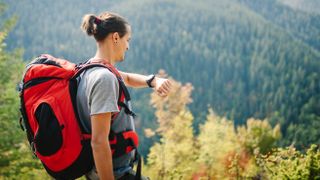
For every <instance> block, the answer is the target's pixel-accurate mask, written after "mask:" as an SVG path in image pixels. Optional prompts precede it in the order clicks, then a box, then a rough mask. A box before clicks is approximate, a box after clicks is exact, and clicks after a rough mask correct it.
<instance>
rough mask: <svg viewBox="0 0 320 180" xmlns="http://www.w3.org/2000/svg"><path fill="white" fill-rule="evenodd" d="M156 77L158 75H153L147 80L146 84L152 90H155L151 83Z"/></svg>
mask: <svg viewBox="0 0 320 180" xmlns="http://www.w3.org/2000/svg"><path fill="white" fill-rule="evenodd" d="M155 77H156V75H154V74H151V75H149V76H148V79H147V80H146V83H147V85H148V86H149V87H150V88H153V86H152V85H151V82H152V81H153V80H154V78H155Z"/></svg>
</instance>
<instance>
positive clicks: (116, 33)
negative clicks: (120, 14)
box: [112, 32, 120, 43]
mask: <svg viewBox="0 0 320 180" xmlns="http://www.w3.org/2000/svg"><path fill="white" fill-rule="evenodd" d="M119 39H120V36H119V33H118V32H115V33H113V34H112V40H113V43H118V41H119Z"/></svg>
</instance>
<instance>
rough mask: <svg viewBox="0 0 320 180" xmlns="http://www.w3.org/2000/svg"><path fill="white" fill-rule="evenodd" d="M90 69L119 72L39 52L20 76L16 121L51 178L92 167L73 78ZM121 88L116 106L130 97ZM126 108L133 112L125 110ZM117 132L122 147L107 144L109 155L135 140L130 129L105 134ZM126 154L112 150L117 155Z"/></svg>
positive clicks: (70, 175)
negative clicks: (18, 120) (21, 78)
mask: <svg viewBox="0 0 320 180" xmlns="http://www.w3.org/2000/svg"><path fill="white" fill-rule="evenodd" d="M93 67H105V68H108V69H109V70H110V71H111V72H112V73H114V74H115V75H116V77H119V76H120V75H119V74H118V72H115V70H114V69H112V67H108V66H106V65H102V64H82V65H76V64H74V63H71V62H69V61H67V60H63V59H57V58H54V57H52V56H50V55H41V56H40V57H38V58H36V59H35V60H33V61H32V62H31V63H30V64H28V65H27V69H26V72H25V74H24V76H23V80H22V83H21V85H20V100H21V107H20V111H21V114H22V118H21V119H20V124H21V127H22V128H23V129H25V131H26V134H27V138H28V141H29V143H30V146H31V149H32V151H33V153H34V154H35V156H36V157H37V158H39V159H40V160H41V162H42V164H43V165H44V167H45V169H46V171H47V172H48V173H49V174H50V175H51V176H52V177H54V178H57V179H75V178H78V177H80V176H82V175H84V174H86V173H87V172H89V171H90V170H91V169H92V168H93V166H94V160H93V155H92V149H91V135H90V134H86V133H85V131H84V130H83V128H82V127H81V123H80V122H79V117H78V113H77V109H76V108H77V105H76V104H75V103H76V94H77V86H78V82H77V77H78V76H79V75H80V74H81V73H82V72H83V71H84V70H86V69H89V68H93ZM118 79H119V78H118ZM120 85H121V84H120ZM123 88H124V90H123ZM120 89H122V91H123V92H122V93H121V94H120V95H119V101H118V104H125V103H124V100H125V99H127V98H130V97H126V93H125V91H127V90H126V88H125V86H124V87H123V85H121V88H120ZM120 108H121V107H120ZM126 111H129V112H128V113H132V112H131V111H130V110H126ZM128 134H129V135H130V137H128ZM119 135H120V136H121V137H122V138H118V139H122V140H123V141H122V142H119V141H118V142H117V144H121V147H117V146H118V145H117V144H111V147H114V148H115V149H112V152H113V153H116V152H118V150H117V149H116V148H121V149H128V150H130V151H131V150H133V149H136V147H137V144H138V139H137V135H136V134H135V132H134V131H129V132H121V133H118V134H110V136H112V137H113V139H114V137H118V136H119ZM110 136H109V139H110ZM120 136H119V137H120ZM113 142H115V141H113ZM110 143H111V141H110ZM124 146H125V147H124ZM119 152H120V151H119ZM128 152H129V151H124V152H123V151H121V153H116V154H117V156H121V155H123V153H128Z"/></svg>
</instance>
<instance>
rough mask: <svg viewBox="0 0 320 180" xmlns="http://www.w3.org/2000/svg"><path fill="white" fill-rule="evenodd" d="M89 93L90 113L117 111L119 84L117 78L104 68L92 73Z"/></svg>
mask: <svg viewBox="0 0 320 180" xmlns="http://www.w3.org/2000/svg"><path fill="white" fill-rule="evenodd" d="M91 85H92V86H91V91H90V95H89V104H90V115H95V114H101V113H107V112H119V109H118V96H119V84H118V80H117V78H116V77H115V76H114V75H113V74H112V73H111V72H110V71H108V70H106V69H99V70H98V71H96V73H95V75H94V79H93V81H92V84H91Z"/></svg>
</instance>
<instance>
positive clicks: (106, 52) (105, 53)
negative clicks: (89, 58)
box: [93, 44, 115, 65]
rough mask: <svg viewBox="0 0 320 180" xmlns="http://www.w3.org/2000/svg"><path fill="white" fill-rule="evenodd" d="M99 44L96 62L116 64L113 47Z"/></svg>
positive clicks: (95, 57)
mask: <svg viewBox="0 0 320 180" xmlns="http://www.w3.org/2000/svg"><path fill="white" fill-rule="evenodd" d="M97 46H98V47H97V52H96V54H95V56H94V57H93V59H94V60H95V62H101V63H110V64H112V65H114V64H115V60H114V57H113V51H111V48H109V47H108V45H107V44H98V45H97Z"/></svg>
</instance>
